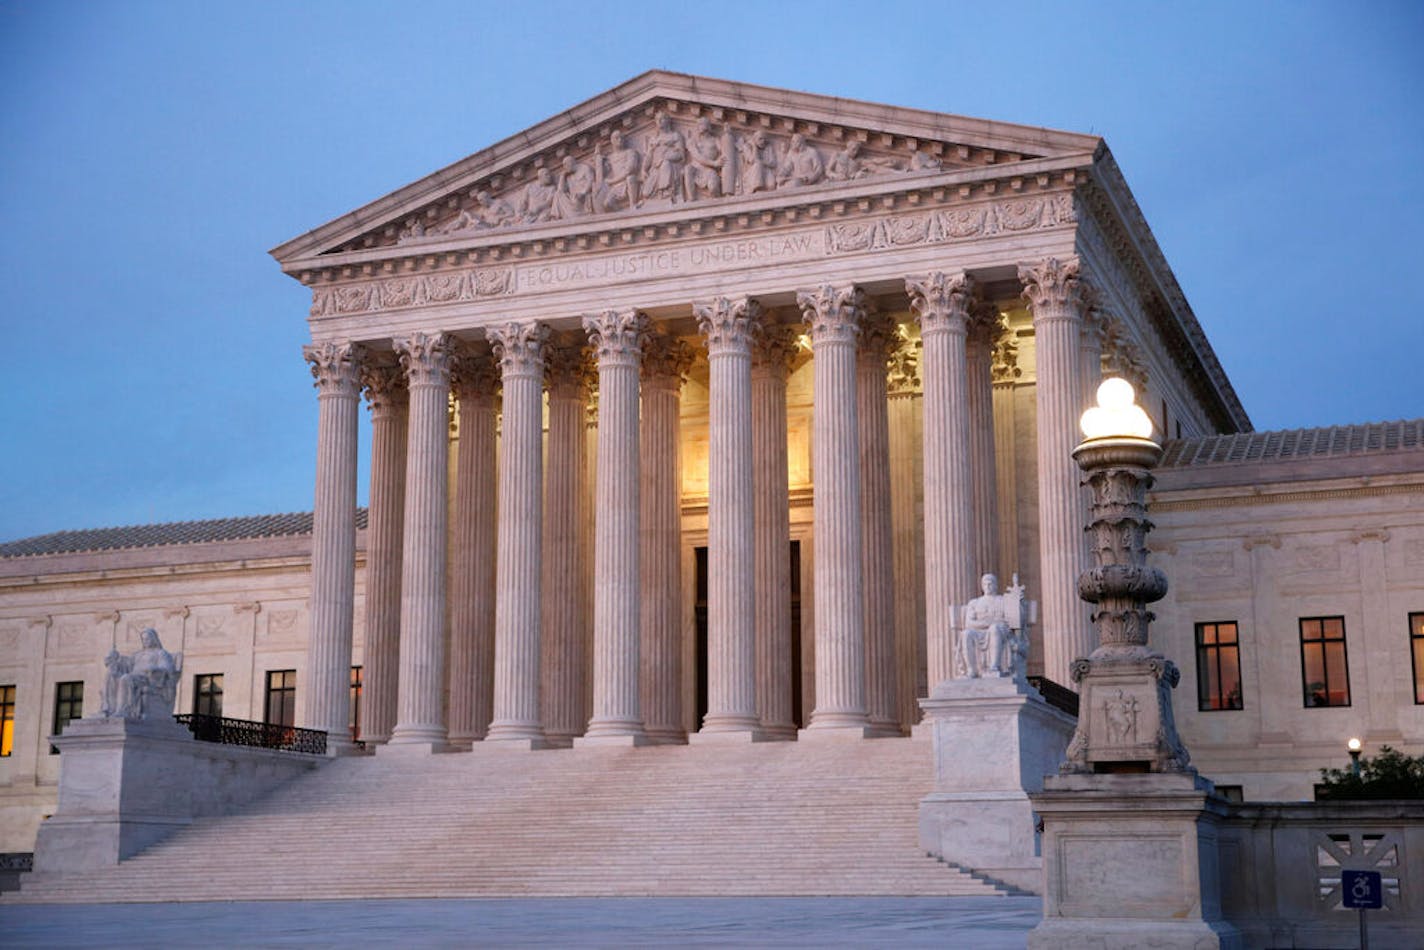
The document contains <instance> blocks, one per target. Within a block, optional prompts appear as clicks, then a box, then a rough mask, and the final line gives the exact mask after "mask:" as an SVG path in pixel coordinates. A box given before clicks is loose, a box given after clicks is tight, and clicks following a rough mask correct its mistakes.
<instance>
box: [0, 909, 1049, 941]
mask: <svg viewBox="0 0 1424 950" xmlns="http://www.w3.org/2000/svg"><path fill="white" fill-rule="evenodd" d="M1041 914H1042V902H1041V900H1040V899H1039V898H1037V897H951V898H939V897H935V898H899V897H852V898H845V897H817V898H804V897H798V898H747V897H729V898H675V897H674V898H598V899H593V898H569V899H557V898H520V899H510V900H389V901H385V900H381V901H282V902H241V901H234V902H227V903H198V904H82V905H73V904H71V905H24V904H10V903H8V902H7V903H5V904H0V945H3V946H5V947H7V948H15V947H45V948H63V947H96V946H104V947H203V948H217V947H304V948H306V947H349V946H354V945H358V944H359V945H361V946H363V947H818V948H819V947H864V948H881V947H885V948H891V947H893V948H897V950H898V948H902V947H935V948H943V947H966V948H975V950H978V948H985V950H1000V948H1003V950H1007V948H1015V950H1021V948H1022V947H1023V946H1024V943H1025V939H1026V937H1025V935H1026V934H1027V933H1028V931H1029V930H1030V929H1031V928H1032V927H1033V926H1034V924H1036V923H1037V922H1038V920H1039V918H1040V916H1041Z"/></svg>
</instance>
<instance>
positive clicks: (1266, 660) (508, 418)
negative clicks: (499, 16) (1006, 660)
mask: <svg viewBox="0 0 1424 950" xmlns="http://www.w3.org/2000/svg"><path fill="white" fill-rule="evenodd" d="M272 253H273V256H274V257H275V258H276V259H277V261H278V262H279V263H280V265H281V267H282V269H283V271H284V272H285V273H286V274H288V275H290V276H291V277H292V278H293V279H296V280H298V281H300V282H301V283H302V284H303V285H305V286H307V287H309V288H310V290H311V295H312V296H311V300H312V303H311V310H310V314H309V319H308V326H309V329H310V334H311V343H310V344H309V345H308V346H307V347H306V348H305V355H306V359H307V361H308V363H309V365H310V368H311V371H312V374H313V376H314V377H315V380H316V393H315V399H314V402H315V407H314V409H315V412H316V413H317V414H318V418H319V427H318V429H319V432H318V439H317V444H316V445H315V446H314V447H313V450H314V452H315V454H316V459H317V484H316V495H315V504H314V510H313V513H312V515H311V517H310V518H309V519H306V518H303V517H288V518H278V517H276V516H273V517H271V518H267V519H263V518H252V519H231V520H228V521H222V522H204V523H193V524H190V525H186V526H185V525H170V526H151V528H149V529H118V530H117V532H112V531H111V532H109V533H108V534H105V533H104V532H88V533H85V532H69V533H65V534H63V535H52V536H45V537H42V538H36V539H28V540H26V541H20V542H11V543H9V544H5V545H0V585H3V586H0V646H3V651H0V687H4V686H8V687H9V689H10V692H9V694H8V695H9V697H10V698H9V703H10V706H9V707H8V708H9V710H10V712H9V713H8V715H9V717H10V718H9V719H8V720H7V730H8V731H7V743H10V742H11V738H10V737H11V733H13V755H11V756H9V757H8V758H0V796H4V797H3V798H0V813H3V815H4V821H3V824H0V830H3V831H4V834H5V840H3V841H0V850H24V848H25V844H26V841H25V839H26V837H27V836H28V838H29V839H30V840H33V833H34V824H35V821H36V820H37V818H38V815H39V814H41V813H42V812H43V811H44V809H45V802H46V801H51V800H52V792H53V782H54V778H55V774H56V771H57V763H56V762H55V761H54V758H53V757H51V756H49V755H48V752H47V746H48V743H47V737H48V736H49V735H50V734H51V733H52V731H53V730H55V729H56V728H57V727H58V724H59V712H58V711H57V705H56V704H58V703H59V702H61V698H60V697H61V693H63V694H64V696H67V697H69V699H67V700H65V701H74V699H75V696H76V695H77V696H79V697H80V698H81V699H82V705H83V708H84V709H85V711H90V712H92V711H93V710H92V709H89V707H90V705H91V704H94V705H97V698H96V697H97V692H96V690H97V686H98V684H99V683H102V675H103V671H102V667H101V666H100V663H99V659H100V658H101V657H102V655H103V654H104V652H106V651H107V649H108V648H109V647H110V646H111V645H114V644H117V645H118V646H119V648H120V649H131V648H132V643H133V642H134V641H135V640H136V637H137V633H138V631H140V630H142V629H143V628H144V627H147V626H153V627H155V628H157V629H158V630H159V632H160V633H161V634H162V636H163V637H164V643H165V646H167V647H168V648H169V649H170V650H174V651H177V650H182V651H183V652H184V654H185V657H186V660H185V670H184V677H185V678H184V682H183V684H182V687H181V690H180V695H179V701H178V704H179V707H180V708H181V709H184V710H185V711H186V710H187V709H189V708H192V709H196V708H197V707H198V704H199V703H200V701H201V700H202V698H203V696H204V695H206V696H208V697H209V699H210V698H211V696H212V690H213V684H214V682H216V683H217V691H218V692H217V695H218V697H219V699H220V703H219V707H218V708H220V709H221V711H222V714H224V715H228V716H236V717H238V718H250V719H263V718H270V717H271V716H272V715H273V708H274V707H273V696H274V695H277V696H278V698H279V700H280V702H279V704H278V707H277V708H278V713H277V715H289V716H290V715H293V714H294V718H295V724H296V725H300V726H307V727H310V728H314V729H321V730H325V731H327V732H328V733H329V734H330V735H331V736H332V737H333V738H336V737H342V739H343V741H342V742H340V743H337V745H346V742H345V741H344V740H345V737H347V736H350V735H353V732H352V731H351V730H352V726H353V724H354V725H355V727H356V728H355V731H354V734H355V735H359V737H360V740H361V741H362V742H364V743H365V744H366V746H367V747H368V748H369V747H379V746H388V747H389V750H390V754H395V753H396V752H397V751H398V750H399V747H406V751H407V752H408V753H416V752H419V751H421V750H445V749H448V748H451V747H454V748H456V749H458V748H467V747H469V746H470V745H471V744H473V743H476V742H486V743H493V742H500V743H510V744H514V745H522V746H528V747H531V748H543V747H559V746H567V745H570V744H579V745H584V744H588V745H595V744H624V745H639V744H644V743H680V742H685V741H686V742H693V743H697V742H712V741H751V740H798V741H808V740H818V739H833V738H874V737H876V736H889V735H902V734H906V733H908V731H909V730H910V727H911V726H913V725H914V724H915V723H916V722H918V721H919V708H918V705H917V700H918V699H919V698H920V697H923V696H925V695H926V692H927V690H928V689H929V688H930V687H932V686H933V685H934V684H935V683H937V682H939V681H941V680H943V679H946V678H949V677H950V676H952V675H954V648H953V631H952V630H951V624H950V607H951V605H955V604H963V603H964V602H965V601H967V600H968V599H969V598H971V597H972V596H974V595H975V594H976V593H977V591H978V585H979V577H980V575H981V574H984V573H989V572H992V573H996V574H998V575H999V577H1000V578H1002V579H1003V581H1004V582H1005V583H1006V584H1007V583H1008V581H1009V579H1010V578H1011V577H1013V576H1014V575H1017V577H1018V579H1019V581H1020V582H1021V583H1022V584H1023V585H1024V586H1025V587H1026V588H1027V590H1028V592H1029V596H1030V597H1031V598H1032V599H1034V600H1036V601H1037V602H1038V604H1039V611H1038V623H1037V626H1036V627H1035V628H1034V629H1033V630H1032V632H1031V635H1032V653H1031V658H1030V672H1031V673H1032V674H1035V675H1041V676H1043V677H1045V678H1046V679H1048V680H1051V681H1053V682H1055V683H1058V684H1061V685H1063V686H1070V687H1071V685H1072V684H1071V679H1070V675H1069V668H1070V665H1071V664H1072V662H1073V660H1074V659H1075V658H1076V657H1079V656H1082V655H1085V654H1087V653H1088V652H1090V651H1091V649H1092V647H1093V645H1094V644H1095V640H1094V634H1093V632H1092V628H1091V626H1090V623H1089V608H1088V606H1087V605H1086V604H1084V603H1083V602H1082V601H1081V600H1080V599H1079V596H1078V592H1077V576H1078V573H1079V572H1080V571H1081V570H1082V569H1083V568H1084V566H1085V565H1086V564H1087V563H1088V559H1089V556H1090V552H1089V550H1088V546H1087V540H1086V538H1085V534H1084V525H1085V521H1086V510H1087V509H1086V500H1085V498H1084V495H1083V492H1082V490H1081V489H1080V487H1079V476H1080V473H1079V471H1078V469H1077V467H1076V465H1075V464H1074V462H1073V459H1072V457H1071V452H1072V449H1073V447H1074V445H1075V444H1076V443H1077V442H1078V441H1079V439H1080V433H1079V429H1078V419H1079V416H1080V414H1081V413H1082V411H1083V409H1084V408H1085V407H1086V406H1087V405H1088V404H1090V401H1091V397H1092V394H1093V392H1094V391H1095V389H1096V387H1097V385H1098V383H1099V382H1100V380H1101V379H1102V378H1103V377H1104V376H1105V375H1119V376H1124V377H1126V378H1128V379H1129V380H1130V381H1132V382H1133V383H1134V385H1135V386H1136V387H1137V389H1138V394H1139V402H1140V404H1141V405H1143V406H1144V407H1145V408H1146V409H1147V410H1148V412H1149V413H1150V414H1151V415H1152V416H1153V419H1154V423H1155V425H1156V427H1157V431H1158V436H1157V437H1158V438H1159V439H1160V440H1163V441H1164V442H1165V444H1166V446H1167V457H1166V459H1165V461H1164V464H1163V467H1162V469H1161V470H1160V471H1159V472H1158V478H1159V484H1158V487H1157V490H1156V491H1155V492H1154V494H1153V501H1154V510H1153V517H1154V520H1156V521H1157V524H1158V530H1157V531H1156V532H1154V534H1153V535H1152V536H1151V538H1150V539H1149V540H1150V542H1151V543H1152V545H1153V563H1155V564H1156V565H1157V566H1159V567H1161V568H1162V569H1163V570H1164V571H1165V572H1166V573H1167V574H1168V576H1169V577H1170V578H1171V581H1172V585H1173V586H1172V591H1171V593H1169V595H1168V598H1167V600H1165V601H1163V602H1162V604H1161V605H1159V607H1158V610H1157V612H1158V622H1157V624H1156V625H1155V626H1154V628H1153V642H1154V643H1155V644H1156V645H1157V647H1158V648H1159V649H1161V650H1162V651H1163V652H1165V653H1166V654H1167V655H1168V656H1169V657H1172V658H1174V659H1175V660H1176V662H1177V663H1178V664H1179V665H1180V666H1181V667H1182V669H1183V673H1184V677H1183V683H1182V685H1181V687H1180V688H1179V689H1178V690H1177V694H1176V697H1175V702H1176V712H1177V717H1178V721H1179V723H1180V725H1181V730H1182V733H1183V736H1184V739H1185V740H1186V742H1187V744H1188V745H1189V747H1190V748H1191V749H1192V752H1193V754H1194V757H1195V761H1196V764H1197V765H1198V766H1199V767H1200V768H1201V769H1202V771H1203V773H1204V774H1206V775H1207V776H1208V777H1210V778H1213V779H1215V780H1217V781H1218V782H1220V783H1222V784H1223V785H1226V786H1228V787H1234V788H1235V789H1236V791H1238V792H1241V793H1242V794H1245V795H1246V796H1247V797H1262V798H1266V797H1299V798H1308V797H1309V796H1310V793H1311V783H1312V781H1313V778H1314V774H1315V770H1316V769H1318V768H1319V767H1321V766H1322V765H1336V764H1339V761H1340V759H1341V758H1342V756H1343V751H1342V750H1343V743H1344V740H1345V738H1346V737H1348V736H1350V735H1360V736H1361V737H1363V738H1365V739H1366V741H1367V743H1371V744H1373V745H1372V747H1377V745H1378V744H1380V743H1390V744H1393V745H1395V746H1397V747H1403V748H1405V749H1406V750H1408V751H1411V752H1415V753H1417V752H1418V751H1419V748H1420V745H1421V743H1422V742H1424V715H1421V713H1420V710H1421V709H1424V706H1421V705H1419V703H1421V702H1424V681H1422V680H1421V677H1424V580H1421V577H1424V461H1421V459H1424V451H1421V442H1424V439H1422V438H1421V424H1420V422H1419V421H1417V420H1416V421H1414V422H1408V423H1390V424H1375V425H1361V426H1347V427H1336V428H1326V429H1311V430H1301V431H1297V432H1291V433H1253V432H1252V431H1251V424H1250V420H1249V418H1248V416H1247V414H1246V412H1245V410H1244V409H1243V408H1242V406H1241V404H1240V402H1239V401H1238V399H1237V397H1236V395H1235V393H1234V391H1233V389H1232V386H1231V383H1230V381H1229V380H1228V379H1227V378H1226V376H1225V374H1224V373H1223V371H1222V368H1221V366H1220V365H1219V363H1218V362H1217V359H1216V357H1215V355H1214V354H1213V352H1212V349H1211V346H1210V344H1209V343H1208V341H1207V339H1206V337H1205V336H1204V334H1203V332H1202V329H1201V326H1200V325H1199V323H1198V321H1197V319H1196V317H1195V316H1194V315H1193V312H1192V310H1191V307H1190V305H1189V304H1188V302H1187V300H1186V298H1185V297H1184V295H1183V293H1182V290H1181V288H1180V287H1179V286H1178V284H1177V282H1176V279H1175V278H1174V277H1173V275H1172V272H1171V270H1170V268H1169V267H1168V265H1167V262H1166V261H1165V259H1164V258H1163V255H1162V252H1161V250H1160V248H1159V247H1158V246H1157V244H1156V242H1155V240H1154V238H1153V236H1152V232H1151V230H1150V228H1149V227H1148V225H1147V223H1146V221H1145V220H1144V219H1143V216H1142V213H1141V211H1140V209H1139V208H1138V206H1137V204H1136V202H1135V201H1134V199H1133V197H1132V194H1131V192H1130V191H1129V189H1128V187H1127V184H1126V182H1125V180H1124V178H1123V175H1122V173H1121V172H1120V171H1119V169H1118V167H1117V164H1116V163H1115V161H1114V160H1113V157H1112V154H1111V152H1110V151H1109V150H1108V148H1107V146H1106V144H1105V143H1104V142H1103V141H1102V139H1100V138H1098V137H1095V136H1091V135H1082V134H1076V133H1067V132H1057V131H1051V130H1047V129H1039V128H1029V127H1023V126H1016V125H1011V124H1006V123H1001V122H992V121H984V120H979V119H969V118H964V117H959V116H952V115H940V114H934V113H927V112H921V111H916V110H911V109H901V108H895V107H889V106H881V105H872V104H867V103H861V102H855V101H848V100H842V99H833V98H827V97H823V96H816V95H808V94H803V93H795V92H788V91H783V90H776V89H766V88H761V87H756V86H750V85H745V84H739V83H732V82H723V81H718V80H709V79H704V78H699V77H692V76H685V75H677V74H671V73H664V72H650V73H646V74H644V75H641V76H639V77H637V78H634V79H632V80H630V81H628V82H627V83H625V84H623V85H621V86H619V87H617V88H615V89H612V90H610V91H608V92H606V93H603V94H602V95H599V96H597V97H595V98H593V99H591V100H589V101H587V102H585V103H583V104H581V105H578V106H575V107H573V108H571V109H569V110H568V111H566V112H563V113H560V114H559V115H558V116H556V117H554V118H551V119H549V120H547V121H545V122H542V123H540V124H539V125H536V126H534V127H532V128H530V129H528V130H527V131H525V132H522V133H520V134H518V135H516V136H513V137H511V138H509V139H507V140H505V141H502V142H499V143H496V144H494V145H491V146H489V147H488V148H485V149H483V150H482V151H479V152H477V153H475V154H474V155H472V156H470V157H469V158H466V159H464V160H462V161H460V162H457V163H455V164H453V165H451V166H449V167H447V168H444V169H441V170H439V171H437V172H435V173H433V174H431V175H430V176H428V177H426V178H424V179H421V180H420V181H417V182H414V183H412V184H410V185H408V186H406V187H404V188H401V189H399V190H398V191H396V192H394V193H392V194H390V195H387V196H385V197H383V198H380V199H378V200H376V201H374V202H372V203H371V204H368V205H366V206H364V207H362V208H360V209H358V210H356V211H353V212H351V213H350V214H347V215H345V216H343V217H341V218H338V219H336V220H334V221H331V222H329V223H327V224H325V225H322V226H321V227H319V228H316V229H315V230H313V231H311V232H309V233H307V234H304V235H302V236H300V237H297V238H295V239H293V240H291V241H288V242H286V243H284V244H282V245H280V246H279V247H277V248H276V249H275V250H274V251H273V252H272ZM293 339H294V344H295V342H296V340H297V334H296V332H295V331H294V333H293ZM294 371H295V370H294ZM363 397H364V401H365V405H366V408H365V409H364V410H363V408H362V401H363ZM363 411H368V412H369V413H370V420H371V433H372V434H371V439H370V444H369V445H358V439H357V433H358V421H359V416H360V414H361V413H362V412H363ZM361 453H369V457H370V465H371V489H370V498H369V504H368V505H367V506H364V507H358V499H357V497H356V472H357V465H358V458H359V456H360V454H361ZM145 530H146V531H147V534H145V533H144V531H145ZM125 532H127V533H125ZM273 673H280V674H282V676H280V677H279V678H278V679H277V680H275V681H274V680H273V678H272V674H273ZM287 674H290V677H288V676H287ZM201 677H207V679H206V680H204V679H201ZM212 677H216V681H214V680H213V679H212ZM274 682H275V684H276V685H275V686H274ZM76 683H77V684H78V689H77V691H76V689H75V688H74V687H75V684H76ZM274 689H275V690H276V693H275V694H274ZM204 690H206V693H205V692H204ZM357 706H359V708H356V707H357ZM209 708H211V707H209ZM288 709H290V710H294V713H291V712H283V710H288ZM52 712H53V713H54V715H53V716H51V713H52ZM288 721H289V722H290V721H291V720H290V719H289V720H288ZM8 748H9V746H8V745H7V749H8ZM380 754H386V752H385V750H382V749H378V755H380ZM47 795H49V796H50V798H46V796H47Z"/></svg>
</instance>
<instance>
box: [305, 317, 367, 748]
mask: <svg viewBox="0 0 1424 950" xmlns="http://www.w3.org/2000/svg"><path fill="white" fill-rule="evenodd" d="M302 355H303V356H305V357H306V359H307V362H308V363H310V364H311V372H312V376H313V378H315V379H316V389H317V437H316V502H315V505H314V506H313V509H312V586H311V635H310V637H309V638H308V640H307V684H308V685H307V689H306V710H305V713H304V715H303V717H302V722H303V725H305V726H306V727H307V728H309V729H321V730H323V731H324V732H326V734H327V749H328V750H329V751H331V752H332V753H339V752H341V751H344V750H347V749H350V748H351V740H350V736H351V733H350V731H349V730H350V727H349V725H348V722H349V715H350V702H351V624H352V620H353V617H354V611H355V599H356V416H357V412H358V408H359V407H358V405H357V404H358V402H359V401H360V381H359V371H360V364H361V359H362V356H363V352H362V349H361V347H360V345H358V344H355V343H314V344H311V345H310V346H306V347H303V349H302Z"/></svg>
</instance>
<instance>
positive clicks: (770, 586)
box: [752, 323, 796, 739]
mask: <svg viewBox="0 0 1424 950" xmlns="http://www.w3.org/2000/svg"><path fill="white" fill-rule="evenodd" d="M795 358H796V329H795V328H794V327H789V326H778V325H773V324H766V323H763V324H761V326H760V328H759V330H758V332H757V334H756V340H755V346H754V348H753V352H752V492H753V494H754V495H755V498H756V501H755V505H754V508H755V512H756V517H755V528H754V531H755V534H756V541H755V547H756V557H755V565H756V567H755V571H756V580H755V586H756V591H755V615H756V699H757V717H758V718H759V719H760V720H761V726H762V728H763V729H764V730H766V733H767V735H768V736H770V737H772V738H777V739H794V738H796V723H795V722H794V721H792V718H791V716H792V709H791V697H792V688H791V675H792V670H791V638H792V636H794V635H795V634H794V633H793V632H792V630H791V557H790V548H789V544H790V539H791V504H790V499H789V497H788V496H789V486H788V484H787V479H788V475H787V459H786V379H787V376H788V375H790V373H791V363H792V361H793V360H794V359H795Z"/></svg>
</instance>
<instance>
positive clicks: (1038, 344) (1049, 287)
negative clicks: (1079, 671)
mask: <svg viewBox="0 0 1424 950" xmlns="http://www.w3.org/2000/svg"><path fill="white" fill-rule="evenodd" d="M1019 279H1020V280H1021V281H1023V285H1024V291H1023V293H1024V296H1025V297H1026V298H1028V301H1029V306H1030V307H1031V308H1032V310H1033V335H1034V341H1035V348H1034V352H1035V363H1036V374H1037V379H1036V381H1035V389H1036V390H1037V400H1038V545H1039V559H1040V563H1041V568H1040V572H1041V580H1040V581H1039V583H1040V584H1041V585H1042V586H1043V659H1044V674H1045V675H1046V676H1047V677H1048V678H1049V679H1051V680H1053V681H1054V682H1056V683H1061V684H1064V685H1067V684H1068V683H1069V682H1071V676H1070V668H1071V666H1072V663H1073V661H1074V660H1075V659H1076V658H1078V657H1080V656H1087V655H1088V654H1089V653H1091V652H1092V650H1093V646H1094V643H1093V635H1092V629H1091V627H1090V626H1089V625H1088V613H1087V610H1086V609H1084V607H1083V604H1082V602H1081V601H1080V600H1079V599H1078V570H1079V567H1080V566H1081V562H1082V555H1083V541H1082V538H1083V526H1084V525H1083V519H1084V507H1083V503H1082V498H1081V496H1080V492H1079V488H1078V468H1077V466H1076V465H1075V464H1074V463H1073V447H1074V446H1075V445H1076V444H1077V441H1078V417H1079V416H1080V415H1081V413H1082V408H1083V381H1082V354H1081V351H1080V346H1081V334H1082V327H1083V308H1082V299H1081V295H1080V288H1079V284H1078V262H1077V261H1076V260H1069V261H1059V260H1057V259H1055V258H1048V259H1046V260H1042V261H1038V262H1036V263H1033V264H1021V265H1020V266H1019Z"/></svg>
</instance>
